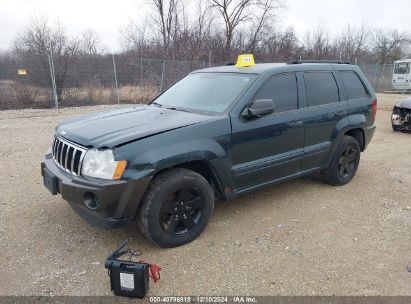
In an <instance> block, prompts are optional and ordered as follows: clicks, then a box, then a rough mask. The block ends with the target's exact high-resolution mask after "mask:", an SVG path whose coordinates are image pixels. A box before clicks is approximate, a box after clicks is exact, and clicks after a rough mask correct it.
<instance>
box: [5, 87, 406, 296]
mask: <svg viewBox="0 0 411 304" xmlns="http://www.w3.org/2000/svg"><path fill="white" fill-rule="evenodd" d="M378 97H379V103H378V107H379V110H378V113H377V130H376V133H375V135H374V138H373V140H372V142H371V144H370V145H369V147H368V149H367V150H366V152H365V153H363V154H362V155H361V161H360V166H359V170H358V172H357V175H356V176H355V177H354V179H353V180H352V182H351V183H349V184H348V185H346V186H343V187H333V186H330V185H327V184H325V183H323V182H322V181H321V179H320V178H319V176H318V175H311V176H307V177H304V178H300V179H297V180H294V181H291V182H287V183H284V184H281V185H278V186H274V187H270V188H265V189H262V190H258V191H256V192H253V193H250V194H247V195H244V196H241V197H239V198H237V199H235V200H234V201H232V202H230V203H228V204H225V203H221V202H220V203H218V204H217V206H216V208H215V211H214V215H213V218H212V220H211V222H210V224H209V226H208V227H207V229H206V230H205V232H204V233H203V234H202V235H201V236H200V237H199V238H198V239H197V240H195V241H194V242H192V243H190V244H188V245H186V246H183V247H179V248H174V249H161V248H158V247H155V246H153V245H151V244H150V243H149V242H148V241H146V239H145V238H144V237H143V236H142V235H141V234H140V232H139V230H138V229H137V227H136V226H130V227H127V228H122V229H118V230H100V229H98V228H95V227H93V226H91V225H90V224H88V223H87V222H86V221H84V220H83V219H82V218H80V217H79V216H78V215H77V214H75V213H74V211H72V209H71V208H70V207H69V206H68V204H67V203H66V202H65V201H63V200H62V199H61V197H60V196H52V195H50V194H49V193H48V192H47V190H46V189H45V188H44V187H43V185H42V183H43V182H42V178H41V173H40V162H41V159H42V157H43V155H44V152H45V151H46V150H47V149H48V148H49V146H50V144H51V141H52V136H53V132H54V127H55V125H56V124H57V123H58V122H60V121H62V120H64V119H67V118H70V117H74V116H76V115H80V114H83V113H88V112H93V111H101V110H104V109H107V108H111V107H83V108H66V109H60V110H19V111H4V112H0V171H1V179H0V214H1V220H0V242H1V251H0V259H1V263H0V273H1V279H0V295H110V294H111V291H110V286H109V277H108V276H107V270H106V269H105V268H104V261H105V258H106V257H107V255H108V254H109V253H110V252H111V251H112V250H113V249H114V248H115V247H116V246H117V245H118V244H119V243H121V242H122V241H123V240H125V239H127V238H130V239H131V242H130V247H131V248H132V249H138V248H139V249H142V250H143V252H144V254H143V256H142V258H143V259H146V260H149V261H153V262H156V263H158V264H160V265H161V266H162V267H163V269H164V270H163V271H162V273H161V274H162V276H161V280H160V282H159V283H157V284H151V286H150V291H149V295H179V296H182V295H200V294H201V295H411V273H410V272H409V271H411V165H410V164H411V134H410V133H394V132H393V131H392V130H391V123H390V114H391V109H392V106H393V105H394V104H395V102H396V101H397V100H399V99H400V98H402V96H399V95H381V94H380V95H379V96H378Z"/></svg>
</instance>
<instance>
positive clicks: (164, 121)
mask: <svg viewBox="0 0 411 304" xmlns="http://www.w3.org/2000/svg"><path fill="white" fill-rule="evenodd" d="M212 119H216V117H215V116H210V115H202V114H195V113H188V112H183V111H177V110H169V109H165V108H159V107H156V106H135V107H130V108H122V109H116V110H112V111H106V112H100V113H93V114H89V115H85V116H81V117H78V118H75V119H72V120H68V121H65V122H63V123H61V124H60V125H58V126H57V128H56V132H57V133H58V135H59V136H61V137H64V138H66V139H68V140H70V141H72V142H74V143H77V144H79V145H82V146H85V147H91V146H92V147H94V148H101V147H107V148H113V147H115V146H118V145H121V144H123V143H126V142H130V141H134V140H137V139H140V138H143V137H148V136H151V135H155V134H158V133H163V132H167V131H170V130H174V129H178V128H182V127H185V126H189V125H193V124H197V123H200V122H203V121H207V120H212Z"/></svg>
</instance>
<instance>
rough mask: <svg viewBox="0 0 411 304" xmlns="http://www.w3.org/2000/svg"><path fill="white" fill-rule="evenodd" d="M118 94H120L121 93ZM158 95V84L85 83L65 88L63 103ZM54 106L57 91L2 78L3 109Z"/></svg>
mask: <svg viewBox="0 0 411 304" xmlns="http://www.w3.org/2000/svg"><path fill="white" fill-rule="evenodd" d="M117 94H118V95H117ZM157 95H158V87H156V86H131V85H125V86H121V87H120V88H119V90H117V89H116V88H113V87H102V86H95V85H91V84H88V85H85V86H82V87H80V88H65V89H63V92H62V95H61V100H60V102H59V106H60V107H69V106H81V105H105V104H116V103H117V102H118V100H120V103H147V102H149V101H150V100H152V99H153V98H154V97H156V96H157ZM53 106H54V98H53V92H52V90H51V89H48V88H41V87H36V86H33V85H29V84H24V83H19V82H16V81H12V80H3V81H0V109H2V110H11V109H23V108H50V107H53Z"/></svg>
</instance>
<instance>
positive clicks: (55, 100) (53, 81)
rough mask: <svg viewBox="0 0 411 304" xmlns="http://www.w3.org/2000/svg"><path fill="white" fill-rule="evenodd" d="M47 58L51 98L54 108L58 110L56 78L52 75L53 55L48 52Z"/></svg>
mask: <svg viewBox="0 0 411 304" xmlns="http://www.w3.org/2000/svg"><path fill="white" fill-rule="evenodd" d="M48 57H49V67H50V78H51V86H52V88H53V97H54V107H55V108H56V109H58V108H59V101H58V97H57V87H56V77H55V74H54V61H53V53H52V51H51V50H50V54H49V55H48Z"/></svg>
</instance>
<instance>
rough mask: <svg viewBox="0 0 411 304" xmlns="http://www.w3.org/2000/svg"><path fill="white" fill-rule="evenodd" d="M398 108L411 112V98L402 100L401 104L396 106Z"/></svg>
mask: <svg viewBox="0 0 411 304" xmlns="http://www.w3.org/2000/svg"><path fill="white" fill-rule="evenodd" d="M395 106H396V107H398V108H406V109H410V110H411V97H408V98H405V99H403V100H401V101H400V102H399V103H397V104H396V105H395Z"/></svg>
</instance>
